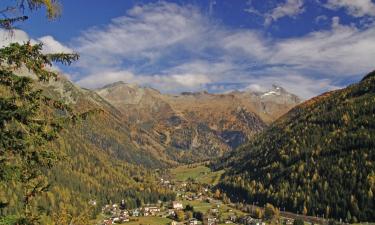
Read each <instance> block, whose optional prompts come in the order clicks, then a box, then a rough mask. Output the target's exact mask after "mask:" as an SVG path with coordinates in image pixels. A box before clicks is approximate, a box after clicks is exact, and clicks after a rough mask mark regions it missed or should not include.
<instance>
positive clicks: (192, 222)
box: [189, 218, 199, 225]
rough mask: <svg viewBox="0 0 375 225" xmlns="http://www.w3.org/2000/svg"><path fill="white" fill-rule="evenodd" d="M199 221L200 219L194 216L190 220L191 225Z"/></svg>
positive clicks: (195, 224)
mask: <svg viewBox="0 0 375 225" xmlns="http://www.w3.org/2000/svg"><path fill="white" fill-rule="evenodd" d="M198 223H199V221H198V220H197V219H195V218H192V219H190V220H189V225H197V224H198Z"/></svg>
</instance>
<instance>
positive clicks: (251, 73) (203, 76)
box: [0, 0, 375, 98]
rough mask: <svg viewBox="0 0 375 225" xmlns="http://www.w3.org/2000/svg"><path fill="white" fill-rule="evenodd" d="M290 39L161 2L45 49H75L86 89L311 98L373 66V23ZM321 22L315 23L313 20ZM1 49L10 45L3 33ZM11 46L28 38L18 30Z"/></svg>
mask: <svg viewBox="0 0 375 225" xmlns="http://www.w3.org/2000/svg"><path fill="white" fill-rule="evenodd" d="M355 2H356V3H354V1H345V0H328V1H327V2H326V3H324V4H323V3H322V6H323V7H330V8H332V10H337V9H338V8H343V9H345V10H347V11H348V13H351V14H353V16H361V15H366V16H368V15H371V13H370V12H368V11H367V9H368V8H366V7H372V5H373V4H372V2H371V1H370V2H368V1H366V0H362V1H355ZM303 3H304V2H303V1H302V0H287V1H285V2H284V3H282V4H279V5H277V6H276V7H275V8H273V9H272V10H270V12H269V13H268V14H266V16H268V17H269V18H270V20H271V21H273V22H274V21H277V20H278V19H280V18H282V17H285V16H287V17H294V16H297V15H299V14H300V13H301V12H302V11H303V10H305V5H304V4H303ZM321 19H324V20H325V21H328V22H329V21H331V22H330V23H331V26H330V27H329V28H328V29H324V30H317V31H312V32H310V33H307V34H305V35H302V36H299V37H293V38H282V39H281V38H275V37H272V36H269V35H267V34H266V33H263V32H261V31H259V30H252V29H235V28H231V27H227V26H225V25H223V24H221V23H218V22H217V21H214V20H212V19H211V18H210V17H209V15H205V14H204V13H202V11H201V10H200V9H198V8H197V7H195V6H192V5H183V6H181V5H178V4H174V3H166V2H159V3H153V4H146V5H138V6H135V7H134V8H132V9H130V10H128V11H127V12H126V13H125V15H124V16H122V17H118V18H115V19H113V20H112V21H111V22H110V23H109V24H108V25H105V26H100V27H93V28H91V29H89V30H86V31H83V32H82V35H81V36H80V37H77V38H76V39H74V41H72V43H70V44H69V47H67V46H66V45H64V44H61V43H60V42H58V41H57V40H56V39H54V38H53V37H52V36H44V37H41V38H36V39H32V41H33V42H43V43H44V47H45V48H44V49H45V51H46V52H71V51H72V49H74V50H75V51H77V52H78V53H79V54H80V55H81V58H80V60H79V62H78V63H77V64H75V68H74V69H73V75H71V76H70V77H71V79H73V81H75V82H76V83H78V84H79V85H81V86H83V87H87V88H98V87H101V86H104V85H105V84H108V83H112V82H116V81H119V80H122V81H125V82H129V83H138V84H140V85H144V86H152V87H154V88H157V89H159V90H161V91H162V92H181V91H199V90H203V89H208V91H220V92H225V91H230V90H233V89H241V90H243V89H246V88H248V89H252V90H265V89H267V88H268V87H270V86H271V85H272V84H278V85H281V86H283V87H285V88H286V89H287V90H289V91H291V92H293V93H295V94H297V95H299V96H301V97H303V98H309V97H312V96H315V95H317V94H320V93H322V92H324V91H328V90H332V89H336V88H340V87H341V86H342V85H343V84H344V83H345V81H346V80H359V79H360V78H361V77H362V76H364V74H366V73H367V72H369V71H371V70H373V69H374V65H373V59H374V58H375V38H374V37H375V26H374V24H370V26H367V27H365V28H358V27H356V26H354V25H343V24H342V23H341V22H340V18H339V17H333V18H327V17H325V18H321ZM318 22H319V21H318ZM0 37H1V38H2V39H1V40H0V45H6V44H7V43H9V41H10V40H9V39H7V38H6V35H5V33H4V31H0ZM12 38H13V40H12V41H18V42H24V41H27V40H29V39H30V37H29V36H28V35H27V34H26V33H25V32H23V31H19V30H17V31H15V35H14V36H13V37H12Z"/></svg>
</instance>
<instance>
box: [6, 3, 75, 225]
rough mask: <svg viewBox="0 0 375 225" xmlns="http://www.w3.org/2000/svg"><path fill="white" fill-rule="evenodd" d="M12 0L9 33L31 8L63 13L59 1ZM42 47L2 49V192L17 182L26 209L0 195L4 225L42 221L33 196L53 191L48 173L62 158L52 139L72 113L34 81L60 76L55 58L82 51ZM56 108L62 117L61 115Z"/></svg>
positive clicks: (8, 9) (52, 14)
mask: <svg viewBox="0 0 375 225" xmlns="http://www.w3.org/2000/svg"><path fill="white" fill-rule="evenodd" d="M13 3H14V5H11V6H8V7H6V8H4V9H2V10H1V15H2V17H3V18H1V19H0V27H1V28H2V29H3V30H4V29H5V30H8V31H9V34H10V35H12V31H13V29H14V25H15V24H16V23H19V22H22V21H25V20H27V19H28V17H27V16H26V15H25V13H26V12H31V11H34V10H38V9H40V8H45V9H46V11H47V17H48V18H49V19H54V18H56V16H58V15H59V13H60V11H59V5H58V2H56V1H53V0H19V1H17V0H15V1H13ZM16 14H19V15H21V16H19V15H18V16H14V15H16ZM42 48H43V45H42V44H41V43H39V44H35V45H33V44H31V43H30V42H25V43H22V44H20V43H11V44H10V45H8V46H5V47H2V48H1V49H0V192H2V190H6V189H8V190H9V189H12V187H14V189H13V190H14V192H18V193H16V194H17V195H19V196H20V197H21V199H20V201H21V202H22V209H20V211H19V212H17V213H15V214H11V213H9V212H10V211H9V210H8V211H7V210H3V209H6V208H7V206H8V205H9V199H7V195H5V198H2V199H0V224H39V223H40V220H39V219H40V217H39V213H40V212H39V210H38V209H36V208H35V205H36V204H35V202H34V201H35V198H36V197H38V196H39V195H40V194H41V193H43V192H46V191H48V188H49V182H48V179H47V177H46V175H45V174H46V171H48V170H49V169H50V168H51V167H52V166H53V165H54V164H55V163H56V160H57V152H56V151H54V149H51V148H49V147H48V144H49V143H50V142H51V141H53V140H54V139H55V138H56V137H57V134H58V132H59V130H60V129H61V128H62V123H64V122H65V121H67V120H70V119H71V116H72V114H71V113H70V110H69V109H68V107H66V105H65V104H64V103H62V102H59V101H55V100H52V99H50V98H48V97H46V96H44V95H43V94H42V91H41V90H39V89H38V88H36V86H35V85H34V83H35V82H47V81H49V80H50V79H55V78H56V77H57V73H56V72H53V71H52V70H50V69H48V67H51V66H52V64H53V63H54V62H57V63H62V64H65V65H69V64H71V63H72V62H73V61H75V60H77V59H78V55H77V54H63V53H59V54H44V53H42ZM22 71H28V72H31V73H32V74H34V75H35V76H36V78H37V79H36V80H35V79H32V78H30V77H27V76H23V75H24V74H22ZM20 73H21V74H20ZM56 112H59V113H58V115H61V116H58V117H57V116H56ZM0 196H4V195H1V193H0ZM4 212H5V213H4ZM6 212H8V213H6Z"/></svg>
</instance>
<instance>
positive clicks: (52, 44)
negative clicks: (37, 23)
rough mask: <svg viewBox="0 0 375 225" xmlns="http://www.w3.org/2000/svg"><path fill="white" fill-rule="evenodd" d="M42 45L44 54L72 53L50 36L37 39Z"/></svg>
mask: <svg viewBox="0 0 375 225" xmlns="http://www.w3.org/2000/svg"><path fill="white" fill-rule="evenodd" d="M38 41H39V42H41V43H43V52H45V53H73V50H72V49H70V48H68V47H66V46H64V45H63V44H61V43H60V42H58V41H56V40H55V39H54V38H53V37H52V36H49V35H48V36H44V37H41V38H39V39H38Z"/></svg>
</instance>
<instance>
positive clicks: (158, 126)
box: [97, 82, 300, 162]
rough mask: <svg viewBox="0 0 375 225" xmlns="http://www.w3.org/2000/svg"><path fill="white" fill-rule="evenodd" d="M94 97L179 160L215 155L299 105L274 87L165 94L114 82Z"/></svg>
mask: <svg viewBox="0 0 375 225" xmlns="http://www.w3.org/2000/svg"><path fill="white" fill-rule="evenodd" d="M97 93H98V94H99V95H100V96H102V97H103V98H104V99H106V100H107V101H108V102H110V103H111V104H112V105H113V106H114V107H116V109H118V110H119V111H120V112H121V113H122V118H123V120H124V121H127V122H129V123H130V124H131V125H132V127H141V128H142V129H144V130H145V131H147V132H148V133H149V134H150V135H151V136H152V137H153V139H154V140H158V142H159V143H160V144H161V145H162V146H161V147H164V149H165V153H166V155H168V156H169V157H170V158H171V159H173V160H176V161H179V162H194V161H199V160H207V159H212V158H215V157H218V156H221V155H222V154H224V153H225V152H228V151H230V150H232V149H234V148H236V147H238V146H239V145H241V144H242V143H244V142H246V141H247V140H249V139H251V137H252V136H253V135H254V134H256V133H257V132H259V131H261V130H263V129H264V128H265V127H266V123H268V122H269V121H273V120H274V119H275V118H277V117H278V116H280V115H282V114H283V113H285V112H287V111H288V110H289V109H290V108H291V107H293V106H294V105H296V104H297V103H298V102H299V101H300V100H299V99H298V97H296V96H295V95H292V94H290V93H288V92H286V91H285V90H283V89H282V88H280V87H276V86H275V87H274V89H273V90H271V91H270V92H266V93H253V92H232V93H228V94H209V93H207V92H198V93H191V92H185V93H182V94H180V95H168V94H162V93H160V92H159V91H157V90H155V89H152V88H144V87H139V86H137V85H133V84H126V83H123V82H117V83H114V84H111V85H107V86H105V87H103V88H101V89H99V90H97ZM134 135H135V136H137V133H134Z"/></svg>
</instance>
